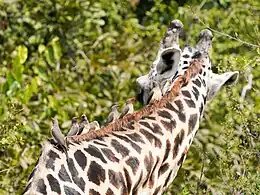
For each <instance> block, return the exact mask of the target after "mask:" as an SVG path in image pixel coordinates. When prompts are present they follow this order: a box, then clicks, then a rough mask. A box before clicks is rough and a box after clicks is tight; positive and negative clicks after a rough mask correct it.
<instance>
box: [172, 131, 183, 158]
mask: <svg viewBox="0 0 260 195" xmlns="http://www.w3.org/2000/svg"><path fill="white" fill-rule="evenodd" d="M184 134H185V132H184V130H183V129H182V130H181V131H180V133H179V134H178V135H176V137H175V139H174V147H173V159H174V158H176V156H177V154H178V151H179V147H180V145H181V143H182V141H183V138H184Z"/></svg>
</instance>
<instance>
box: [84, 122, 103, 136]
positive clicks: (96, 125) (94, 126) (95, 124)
mask: <svg viewBox="0 0 260 195" xmlns="http://www.w3.org/2000/svg"><path fill="white" fill-rule="evenodd" d="M97 129H100V125H99V123H98V122H97V121H92V122H90V123H89V124H88V125H86V126H85V127H84V129H83V130H82V132H81V134H85V133H88V132H90V131H94V130H97Z"/></svg>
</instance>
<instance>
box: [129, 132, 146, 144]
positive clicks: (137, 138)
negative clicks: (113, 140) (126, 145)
mask: <svg viewBox="0 0 260 195" xmlns="http://www.w3.org/2000/svg"><path fill="white" fill-rule="evenodd" d="M125 136H127V137H129V138H130V139H131V140H133V141H134V142H140V143H143V144H144V143H145V142H144V140H143V138H142V136H141V135H139V134H138V133H131V134H125Z"/></svg>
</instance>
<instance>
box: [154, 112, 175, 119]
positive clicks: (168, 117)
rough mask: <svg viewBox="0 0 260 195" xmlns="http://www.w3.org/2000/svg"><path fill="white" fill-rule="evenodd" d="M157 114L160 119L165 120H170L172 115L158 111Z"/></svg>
mask: <svg viewBox="0 0 260 195" xmlns="http://www.w3.org/2000/svg"><path fill="white" fill-rule="evenodd" d="M157 113H158V115H159V116H160V117H162V118H166V119H171V118H172V115H171V114H170V113H169V112H168V111H166V110H159V111H158V112H157Z"/></svg>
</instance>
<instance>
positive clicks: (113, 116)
mask: <svg viewBox="0 0 260 195" xmlns="http://www.w3.org/2000/svg"><path fill="white" fill-rule="evenodd" d="M117 109H118V105H117V104H114V105H113V106H112V107H111V112H110V113H109V115H108V117H107V120H106V123H107V124H108V123H111V122H114V121H115V120H116V119H118V118H119V116H120V114H119V112H118V110H117Z"/></svg>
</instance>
